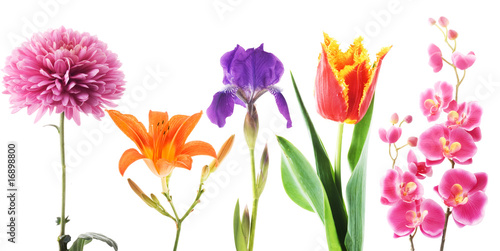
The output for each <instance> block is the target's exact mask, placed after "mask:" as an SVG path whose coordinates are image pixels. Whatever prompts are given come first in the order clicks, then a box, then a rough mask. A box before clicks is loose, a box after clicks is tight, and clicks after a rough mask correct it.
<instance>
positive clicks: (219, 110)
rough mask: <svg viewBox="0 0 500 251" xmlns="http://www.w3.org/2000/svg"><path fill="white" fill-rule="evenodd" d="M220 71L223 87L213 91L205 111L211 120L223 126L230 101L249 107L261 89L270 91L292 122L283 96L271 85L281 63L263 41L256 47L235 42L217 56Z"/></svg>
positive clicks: (277, 74)
mask: <svg viewBox="0 0 500 251" xmlns="http://www.w3.org/2000/svg"><path fill="white" fill-rule="evenodd" d="M220 62H221V66H222V68H223V71H224V78H223V80H222V82H223V83H224V85H226V86H225V88H224V89H223V90H222V91H219V92H217V93H216V94H215V95H214V98H213V101H212V104H211V105H210V107H208V109H207V115H208V118H209V119H210V121H212V123H214V124H216V125H218V126H219V127H223V126H224V125H225V124H226V118H227V117H229V116H231V115H232V114H233V109H234V104H238V105H241V106H243V107H246V106H247V105H248V108H249V109H251V107H253V106H254V103H255V101H256V100H257V99H258V98H259V97H260V96H262V94H264V93H265V92H267V91H269V92H270V93H271V94H273V95H274V98H275V99H276V104H277V105H278V109H279V111H280V113H281V114H282V115H283V117H285V119H286V120H287V127H288V128H290V127H291V126H292V121H291V119H290V113H289V111H288V105H287V103H286V100H285V97H283V95H282V94H281V92H280V90H279V89H278V88H277V87H275V86H273V85H274V84H276V83H278V81H279V80H280V78H281V76H282V75H283V71H284V68H283V64H282V63H281V61H280V60H279V59H278V58H277V57H276V56H274V55H273V54H272V53H269V52H265V51H264V44H261V45H260V46H259V47H258V48H251V49H247V50H245V49H243V47H241V46H239V45H237V46H236V48H235V49H234V50H232V51H229V52H226V53H225V54H224V55H223V56H222V57H221V59H220Z"/></svg>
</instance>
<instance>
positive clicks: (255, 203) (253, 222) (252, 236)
mask: <svg viewBox="0 0 500 251" xmlns="http://www.w3.org/2000/svg"><path fill="white" fill-rule="evenodd" d="M250 162H251V169H252V192H253V203H252V218H251V221H250V237H249V241H248V251H252V250H253V243H254V239H255V225H256V224H257V207H258V206H259V195H258V193H257V180H256V177H255V176H256V175H255V156H254V149H253V148H250Z"/></svg>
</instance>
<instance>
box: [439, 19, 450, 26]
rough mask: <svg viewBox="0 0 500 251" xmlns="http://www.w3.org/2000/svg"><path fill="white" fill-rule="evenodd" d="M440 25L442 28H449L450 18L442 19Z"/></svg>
mask: <svg viewBox="0 0 500 251" xmlns="http://www.w3.org/2000/svg"><path fill="white" fill-rule="evenodd" d="M438 23H439V25H441V27H447V26H448V24H450V21H448V18H446V17H440V18H439V20H438Z"/></svg>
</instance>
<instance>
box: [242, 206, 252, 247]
mask: <svg viewBox="0 0 500 251" xmlns="http://www.w3.org/2000/svg"><path fill="white" fill-rule="evenodd" d="M241 231H242V232H243V237H244V238H245V243H247V242H248V236H249V234H250V212H249V210H248V205H247V206H245V210H243V216H242V219H241Z"/></svg>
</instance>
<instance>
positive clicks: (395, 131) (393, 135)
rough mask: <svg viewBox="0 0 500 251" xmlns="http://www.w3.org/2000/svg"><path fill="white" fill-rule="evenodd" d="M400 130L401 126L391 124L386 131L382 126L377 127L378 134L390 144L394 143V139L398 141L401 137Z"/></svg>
mask: <svg viewBox="0 0 500 251" xmlns="http://www.w3.org/2000/svg"><path fill="white" fill-rule="evenodd" d="M401 131H402V130H401V127H397V126H391V127H389V129H388V130H387V131H386V130H385V129H384V128H380V129H378V135H379V136H380V139H381V140H382V141H384V142H385V143H389V144H392V143H396V141H398V139H399V138H400V137H401Z"/></svg>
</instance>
